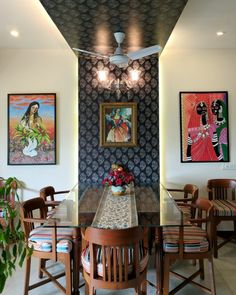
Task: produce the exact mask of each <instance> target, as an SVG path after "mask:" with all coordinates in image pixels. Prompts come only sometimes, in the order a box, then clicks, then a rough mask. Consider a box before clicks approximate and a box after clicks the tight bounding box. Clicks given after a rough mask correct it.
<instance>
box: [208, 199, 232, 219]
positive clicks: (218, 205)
mask: <svg viewBox="0 0 236 295" xmlns="http://www.w3.org/2000/svg"><path fill="white" fill-rule="evenodd" d="M211 202H212V204H213V206H214V211H213V215H214V216H236V201H230V200H212V201H211Z"/></svg>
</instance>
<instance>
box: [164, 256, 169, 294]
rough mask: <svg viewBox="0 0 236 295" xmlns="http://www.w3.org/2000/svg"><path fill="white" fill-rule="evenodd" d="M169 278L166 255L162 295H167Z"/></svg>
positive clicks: (166, 257)
mask: <svg viewBox="0 0 236 295" xmlns="http://www.w3.org/2000/svg"><path fill="white" fill-rule="evenodd" d="M169 279H170V259H169V257H168V256H167V255H166V256H165V258H164V274H163V295H169Z"/></svg>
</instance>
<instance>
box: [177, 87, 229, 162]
mask: <svg viewBox="0 0 236 295" xmlns="http://www.w3.org/2000/svg"><path fill="white" fill-rule="evenodd" d="M180 117H181V162H190V163H191V162H229V132H228V93H227V91H216V92H214V91H213V92H180Z"/></svg>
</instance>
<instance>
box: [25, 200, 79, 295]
mask: <svg viewBox="0 0 236 295" xmlns="http://www.w3.org/2000/svg"><path fill="white" fill-rule="evenodd" d="M20 214H21V222H22V227H23V230H24V234H25V239H26V243H27V244H28V246H29V247H30V248H32V249H33V252H32V255H30V256H27V257H26V271H25V284H24V295H28V292H29V291H30V290H32V289H34V288H37V287H39V286H42V285H44V284H46V283H49V282H53V283H54V284H55V285H56V286H57V287H58V288H59V289H60V290H61V291H62V292H64V294H66V295H71V289H72V287H71V250H72V242H71V241H72V230H73V229H70V228H57V227H56V226H54V227H52V228H47V227H43V226H42V224H43V223H45V222H46V221H47V219H46V215H47V207H46V205H45V202H44V200H43V199H42V198H40V197H38V198H33V199H30V200H27V201H25V202H23V203H22V204H21V207H20ZM36 216H37V217H36ZM31 257H37V258H39V278H40V279H42V278H43V275H46V276H47V277H48V278H45V279H44V280H40V281H39V282H38V283H35V284H32V285H30V269H31ZM48 260H52V261H54V262H56V261H59V262H61V263H63V264H64V266H65V272H63V273H60V274H57V275H55V276H53V275H52V274H51V273H49V271H48V269H47V267H46V262H47V261H48ZM63 275H65V277H66V287H64V286H62V285H61V284H60V283H59V282H58V281H57V279H58V278H60V277H62V276H63Z"/></svg>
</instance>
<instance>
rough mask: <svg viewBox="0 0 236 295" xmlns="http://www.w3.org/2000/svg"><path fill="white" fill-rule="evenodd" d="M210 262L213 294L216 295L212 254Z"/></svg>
mask: <svg viewBox="0 0 236 295" xmlns="http://www.w3.org/2000/svg"><path fill="white" fill-rule="evenodd" d="M208 264H209V273H210V284H211V295H216V287H215V276H214V267H213V258H212V256H211V257H209V258H208Z"/></svg>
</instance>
